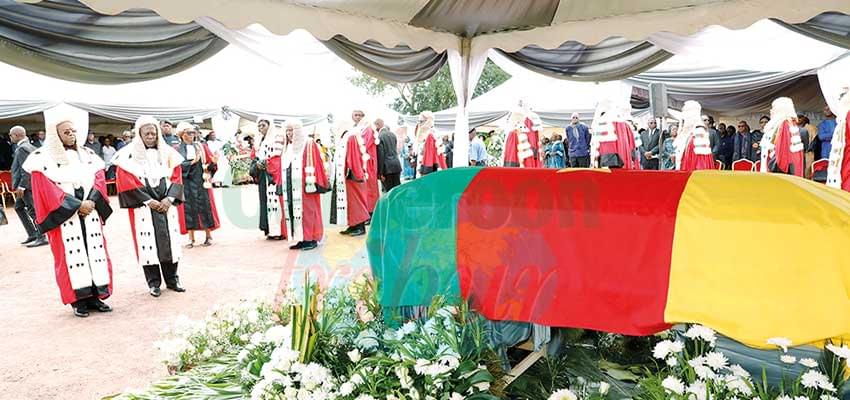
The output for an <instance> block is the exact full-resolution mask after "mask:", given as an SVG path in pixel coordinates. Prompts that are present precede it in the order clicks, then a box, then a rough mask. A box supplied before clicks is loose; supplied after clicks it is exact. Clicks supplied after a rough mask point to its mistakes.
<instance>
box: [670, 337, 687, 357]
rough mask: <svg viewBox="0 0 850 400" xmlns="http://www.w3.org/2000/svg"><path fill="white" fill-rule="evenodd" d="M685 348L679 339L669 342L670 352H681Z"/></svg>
mask: <svg viewBox="0 0 850 400" xmlns="http://www.w3.org/2000/svg"><path fill="white" fill-rule="evenodd" d="M684 349H685V344H684V343H682V342H680V341H678V340H677V341H675V342H673V343H671V344H670V353H677V354H678V353H681V352H682V350H684Z"/></svg>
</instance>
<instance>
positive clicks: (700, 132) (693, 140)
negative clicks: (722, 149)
mask: <svg viewBox="0 0 850 400" xmlns="http://www.w3.org/2000/svg"><path fill="white" fill-rule="evenodd" d="M705 169H717V167H715V165H714V156H713V155H712V153H711V139H709V137H708V131H706V130H705V128H703V127H697V128H696V129H695V130H694V133H693V134H692V135H691V136H690V137H689V138H688V142H687V143H686V144H685V151H684V152H683V153H682V161H681V165H680V167H679V170H681V171H697V170H705Z"/></svg>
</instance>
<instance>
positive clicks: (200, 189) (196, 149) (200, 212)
mask: <svg viewBox="0 0 850 400" xmlns="http://www.w3.org/2000/svg"><path fill="white" fill-rule="evenodd" d="M177 134H178V135H179V136H180V140H181V143H180V145H179V146H178V147H177V151H178V152H179V153H180V156H181V157H183V164H182V165H181V166H180V170H181V173H182V175H183V202H182V203H180V205H179V206H177V207H178V212H179V213H178V216H179V217H180V232H181V233H187V232H188V233H189V244H188V245H187V246H186V247H187V248H192V247H194V245H195V231H199V230H202V231H204V233H205V236H206V238H205V240H204V243H203V244H202V246H205V247H206V246H210V245H212V234H211V232H212V231H213V230H216V229H218V227H219V226H220V225H221V224H220V223H219V220H218V211H217V210H216V207H215V197H214V196H213V190H212V182H211V178H212V175H213V174H214V173H215V170H216V163H215V160H214V159H213V156H212V153H210V150H209V148H207V146H206V145H204V144H202V143H198V142H196V141H195V137H196V136H197V134H198V128H197V127H195V126H194V125H192V124H189V123H186V122H181V123H179V124H177Z"/></svg>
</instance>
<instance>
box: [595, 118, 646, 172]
mask: <svg viewBox="0 0 850 400" xmlns="http://www.w3.org/2000/svg"><path fill="white" fill-rule="evenodd" d="M611 125H612V126H613V127H614V135H616V136H617V140H612V141H605V142H603V141H600V142H599V155H600V159H601V157H602V156H604V155H605V154H617V155H619V156H620V160H622V162H623V166H622V167H621V168H622V169H640V158H637V157H635V148H636V147H637V146H635V134H634V131H633V130H632V127H631V125H629V123H627V122H612V123H611ZM600 166H603V167H604V165H600Z"/></svg>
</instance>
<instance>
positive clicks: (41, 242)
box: [27, 236, 50, 247]
mask: <svg viewBox="0 0 850 400" xmlns="http://www.w3.org/2000/svg"><path fill="white" fill-rule="evenodd" d="M49 243H50V242H48V241H47V238H46V237H44V236H42V237H40V238H38V239H36V241H35V242H32V243H30V244H28V245H27V247H41V246H44V245H47V244H49Z"/></svg>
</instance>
